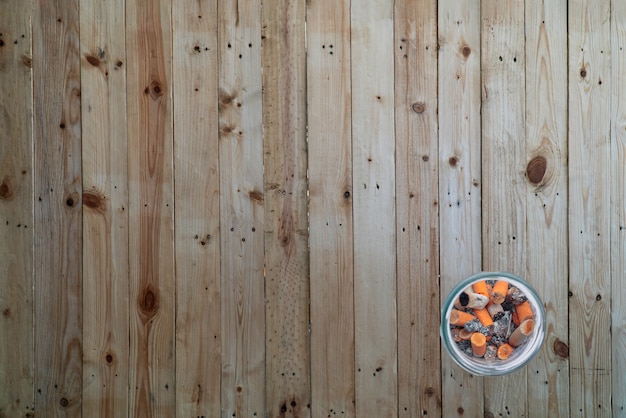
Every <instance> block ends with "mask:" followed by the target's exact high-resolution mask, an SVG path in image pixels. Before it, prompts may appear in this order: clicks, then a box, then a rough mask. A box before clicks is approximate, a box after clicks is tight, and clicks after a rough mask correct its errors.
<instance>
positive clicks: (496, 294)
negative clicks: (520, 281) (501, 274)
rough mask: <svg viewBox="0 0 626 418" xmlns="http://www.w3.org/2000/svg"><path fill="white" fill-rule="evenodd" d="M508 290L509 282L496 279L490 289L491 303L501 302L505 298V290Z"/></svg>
mask: <svg viewBox="0 0 626 418" xmlns="http://www.w3.org/2000/svg"><path fill="white" fill-rule="evenodd" d="M508 290H509V282H507V281H506V280H498V281H497V282H496V283H495V284H494V285H493V289H492V290H491V296H490V298H491V301H492V302H493V303H498V304H500V303H502V302H504V298H506V292H507V291H508Z"/></svg>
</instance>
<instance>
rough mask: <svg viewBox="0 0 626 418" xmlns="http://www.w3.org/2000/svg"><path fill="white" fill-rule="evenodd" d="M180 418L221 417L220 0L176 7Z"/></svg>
mask: <svg viewBox="0 0 626 418" xmlns="http://www.w3.org/2000/svg"><path fill="white" fill-rule="evenodd" d="M172 25H173V36H174V39H173V42H174V48H173V59H174V65H173V70H172V77H173V86H174V92H173V95H174V112H175V113H174V120H175V124H174V166H175V189H176V200H175V201H176V230H175V246H176V247H175V251H176V277H177V287H176V301H177V302H176V306H177V308H176V415H177V416H181V417H183V416H184V417H201V416H205V417H213V416H219V414H220V374H221V339H220V334H221V331H220V328H221V322H220V224H219V219H220V217H219V190H220V189H219V160H218V139H219V131H218V127H217V125H218V90H217V85H218V62H217V1H216V0H209V1H203V2H199V1H195V0H188V1H184V2H182V3H181V4H178V5H177V6H176V7H173V9H172Z"/></svg>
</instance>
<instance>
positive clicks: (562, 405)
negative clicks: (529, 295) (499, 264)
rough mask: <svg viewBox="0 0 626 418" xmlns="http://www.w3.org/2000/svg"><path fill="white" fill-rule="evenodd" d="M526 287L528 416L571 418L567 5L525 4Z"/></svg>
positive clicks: (534, 0) (561, 3) (555, 3)
mask: <svg viewBox="0 0 626 418" xmlns="http://www.w3.org/2000/svg"><path fill="white" fill-rule="evenodd" d="M525 4H526V6H525V9H526V19H525V26H526V129H527V130H526V161H527V163H526V184H527V185H528V187H527V195H526V211H527V220H526V234H527V235H526V236H527V244H526V254H527V256H526V259H527V262H526V279H527V280H528V282H529V283H530V284H531V285H532V286H533V287H534V288H535V290H537V292H538V293H539V295H540V296H541V298H542V300H543V302H544V306H545V309H546V318H547V319H546V322H547V324H546V332H547V337H546V342H545V344H544V345H543V348H542V350H541V351H540V353H539V354H538V356H537V357H536V359H535V360H534V361H533V362H532V363H531V364H530V365H529V366H528V374H527V375H528V415H529V416H535V417H546V416H550V417H557V416H563V417H565V416H569V390H568V378H569V367H568V358H567V356H563V353H562V352H559V351H557V350H555V347H562V346H563V345H567V341H568V339H567V335H568V330H567V323H568V319H567V311H568V309H567V304H568V298H567V290H568V289H567V277H568V263H567V257H564V256H563V254H567V36H565V34H566V33H567V2H565V1H559V2H547V1H543V0H533V1H527V2H526V3H525Z"/></svg>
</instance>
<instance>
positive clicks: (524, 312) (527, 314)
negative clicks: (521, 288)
mask: <svg viewBox="0 0 626 418" xmlns="http://www.w3.org/2000/svg"><path fill="white" fill-rule="evenodd" d="M515 312H517V317H518V318H519V320H520V322H524V321H525V320H527V319H534V317H535V316H534V315H533V309H532V308H531V307H530V302H529V301H526V302H523V303H520V304H519V305H517V306H516V307H515Z"/></svg>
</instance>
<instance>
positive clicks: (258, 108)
mask: <svg viewBox="0 0 626 418" xmlns="http://www.w3.org/2000/svg"><path fill="white" fill-rule="evenodd" d="M260 7H261V2H260V0H254V1H249V2H245V6H244V3H240V2H238V1H234V2H220V3H219V5H218V22H219V25H218V39H219V45H218V51H219V91H220V99H219V130H220V137H219V159H220V167H219V168H220V227H221V254H222V257H221V258H222V263H221V305H222V310H221V323H222V328H221V329H222V331H221V332H222V383H221V388H222V389H221V404H222V406H221V409H222V414H223V415H224V416H227V417H231V416H237V417H242V416H244V417H245V416H255V414H256V416H262V415H263V413H264V410H265V390H266V388H265V306H264V296H265V295H264V248H263V246H264V237H263V234H262V233H260V232H261V231H263V227H264V194H263V190H264V189H263V186H264V185H263V110H262V106H263V103H262V76H261V9H260Z"/></svg>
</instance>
